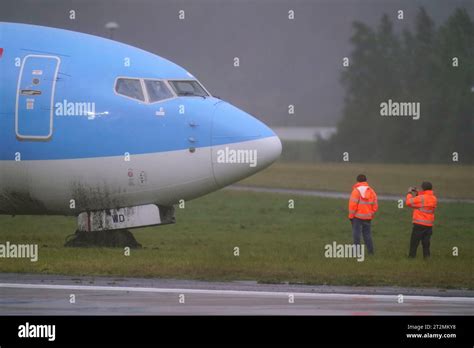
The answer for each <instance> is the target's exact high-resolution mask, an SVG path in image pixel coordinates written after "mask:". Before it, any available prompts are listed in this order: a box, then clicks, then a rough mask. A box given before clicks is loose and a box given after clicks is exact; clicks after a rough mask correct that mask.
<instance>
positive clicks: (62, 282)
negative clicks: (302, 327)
mask: <svg viewBox="0 0 474 348" xmlns="http://www.w3.org/2000/svg"><path fill="white" fill-rule="evenodd" d="M71 295H74V296H71ZM400 295H403V301H401V299H402V298H401V297H400ZM72 298H74V300H75V303H71V302H72V301H71V299H72ZM0 315H474V291H463V290H438V289H404V288H376V287H361V288H354V287H332V286H310V285H293V284H257V283H256V282H225V283H224V282H200V281H186V280H163V279H136V278H113V277H110V278H108V277H67V276H54V275H25V274H1V275H0Z"/></svg>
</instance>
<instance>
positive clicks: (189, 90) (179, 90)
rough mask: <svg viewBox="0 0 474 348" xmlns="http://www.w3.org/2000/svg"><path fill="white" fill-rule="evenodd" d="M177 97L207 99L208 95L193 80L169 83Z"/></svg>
mask: <svg viewBox="0 0 474 348" xmlns="http://www.w3.org/2000/svg"><path fill="white" fill-rule="evenodd" d="M169 83H170V84H171V87H173V89H174V91H175V92H176V94H177V95H178V96H179V97H207V96H209V94H208V93H207V92H206V91H205V90H204V88H202V86H201V85H200V84H199V82H197V81H195V80H180V81H169Z"/></svg>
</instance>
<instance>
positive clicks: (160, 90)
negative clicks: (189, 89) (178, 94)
mask: <svg viewBox="0 0 474 348" xmlns="http://www.w3.org/2000/svg"><path fill="white" fill-rule="evenodd" d="M145 86H146V90H147V92H148V99H149V102H150V103H155V102H157V101H160V100H163V99H168V98H172V97H173V93H171V91H170V90H169V88H168V86H166V83H165V82H164V81H158V80H145Z"/></svg>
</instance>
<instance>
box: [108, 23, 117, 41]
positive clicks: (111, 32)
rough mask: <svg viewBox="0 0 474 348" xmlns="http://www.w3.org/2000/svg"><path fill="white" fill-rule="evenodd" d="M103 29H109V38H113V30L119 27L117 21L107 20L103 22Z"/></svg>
mask: <svg viewBox="0 0 474 348" xmlns="http://www.w3.org/2000/svg"><path fill="white" fill-rule="evenodd" d="M104 27H105V29H107V30H108V31H109V38H110V40H113V39H114V32H115V30H117V29H118V28H120V26H119V25H118V23H117V22H108V23H106V24H105V26H104Z"/></svg>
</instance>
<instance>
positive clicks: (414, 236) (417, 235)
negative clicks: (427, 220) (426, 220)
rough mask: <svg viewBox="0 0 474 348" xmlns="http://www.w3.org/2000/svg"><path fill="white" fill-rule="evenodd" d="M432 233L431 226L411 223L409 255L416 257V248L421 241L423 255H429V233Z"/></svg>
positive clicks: (425, 256)
mask: <svg viewBox="0 0 474 348" xmlns="http://www.w3.org/2000/svg"><path fill="white" fill-rule="evenodd" d="M432 234H433V227H432V226H423V225H418V224H413V230H412V232H411V240H410V254H409V256H410V257H416V250H417V249H418V245H419V244H420V242H421V245H422V246H423V257H424V258H427V257H430V241H431V235H432Z"/></svg>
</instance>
